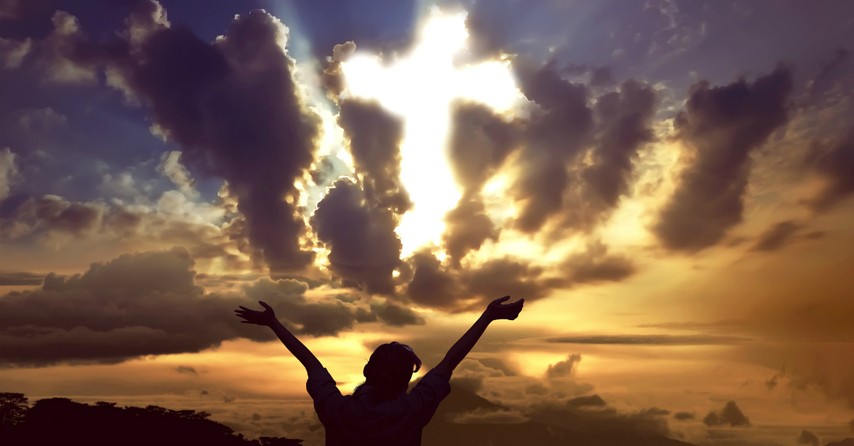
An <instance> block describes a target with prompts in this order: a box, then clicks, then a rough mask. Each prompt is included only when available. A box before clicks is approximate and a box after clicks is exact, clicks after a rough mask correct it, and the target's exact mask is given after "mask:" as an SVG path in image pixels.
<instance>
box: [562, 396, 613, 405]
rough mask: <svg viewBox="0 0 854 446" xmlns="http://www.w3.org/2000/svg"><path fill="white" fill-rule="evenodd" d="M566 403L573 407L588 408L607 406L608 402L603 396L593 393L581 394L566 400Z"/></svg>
mask: <svg viewBox="0 0 854 446" xmlns="http://www.w3.org/2000/svg"><path fill="white" fill-rule="evenodd" d="M566 405H567V406H569V407H572V408H586V407H606V406H607V405H608V403H606V402H605V400H604V399H602V397H601V396H599V395H596V394H593V395H585V396H579V397H577V398H572V399H570V400H568V401H567V402H566Z"/></svg>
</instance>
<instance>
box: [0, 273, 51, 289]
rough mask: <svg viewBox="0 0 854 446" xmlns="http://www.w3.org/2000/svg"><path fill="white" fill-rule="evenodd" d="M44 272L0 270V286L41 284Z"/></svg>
mask: <svg viewBox="0 0 854 446" xmlns="http://www.w3.org/2000/svg"><path fill="white" fill-rule="evenodd" d="M43 280H44V274H35V273H28V272H2V271H0V286H9V285H11V286H16V285H17V286H20V285H25V286H26V285H41V284H42V281H43Z"/></svg>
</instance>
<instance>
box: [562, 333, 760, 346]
mask: <svg viewBox="0 0 854 446" xmlns="http://www.w3.org/2000/svg"><path fill="white" fill-rule="evenodd" d="M746 340H747V339H746V338H741V337H737V336H714V335H591V336H563V337H560V338H551V339H549V340H548V341H549V342H557V343H561V344H604V345H718V344H723V345H726V344H734V343H739V342H743V341H746Z"/></svg>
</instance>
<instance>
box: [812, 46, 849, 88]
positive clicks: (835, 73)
mask: <svg viewBox="0 0 854 446" xmlns="http://www.w3.org/2000/svg"><path fill="white" fill-rule="evenodd" d="M850 54H851V53H850V52H849V51H848V50H846V49H844V48H839V49H837V50H836V52H835V53H834V55H833V59H831V60H830V61H828V62H827V63H825V64H824V65H822V67H821V69H820V70H819V72H818V73H817V74H816V75H815V77H813V78H812V79H811V80H810V81H809V83H808V88H809V92H810V95H812V96H816V95H820V94H822V93H824V92H826V91H828V90H830V89H831V88H833V86H834V84H836V83H837V82H838V81H839V80H840V79H842V78H844V76H845V75H844V70H845V68H847V66H850V61H849V60H850Z"/></svg>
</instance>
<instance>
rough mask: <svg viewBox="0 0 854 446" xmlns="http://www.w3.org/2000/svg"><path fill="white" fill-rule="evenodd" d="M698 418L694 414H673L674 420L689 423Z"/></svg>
mask: <svg viewBox="0 0 854 446" xmlns="http://www.w3.org/2000/svg"><path fill="white" fill-rule="evenodd" d="M695 417H696V415H695V414H694V412H676V413H674V414H673V419H674V420H678V421H689V420H693V419H694V418H695Z"/></svg>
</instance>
